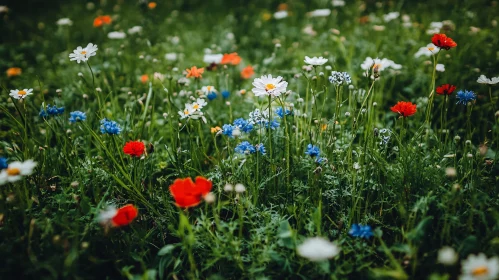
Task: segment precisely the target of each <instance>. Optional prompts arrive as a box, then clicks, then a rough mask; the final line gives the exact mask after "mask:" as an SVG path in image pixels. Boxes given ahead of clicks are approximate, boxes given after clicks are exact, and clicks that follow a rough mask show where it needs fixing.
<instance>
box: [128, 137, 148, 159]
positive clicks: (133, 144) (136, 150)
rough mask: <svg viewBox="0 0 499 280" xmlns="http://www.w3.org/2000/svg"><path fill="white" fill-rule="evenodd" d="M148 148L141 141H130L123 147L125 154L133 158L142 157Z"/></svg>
mask: <svg viewBox="0 0 499 280" xmlns="http://www.w3.org/2000/svg"><path fill="white" fill-rule="evenodd" d="M145 149H146V146H145V145H144V143H142V142H141V141H130V142H127V143H126V144H125V146H123V152H124V153H125V154H127V155H129V156H132V157H134V156H135V157H140V156H142V154H144V151H145Z"/></svg>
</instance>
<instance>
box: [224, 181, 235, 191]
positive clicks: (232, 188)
mask: <svg viewBox="0 0 499 280" xmlns="http://www.w3.org/2000/svg"><path fill="white" fill-rule="evenodd" d="M233 191H234V186H233V185H231V184H229V183H227V184H225V186H224V192H233Z"/></svg>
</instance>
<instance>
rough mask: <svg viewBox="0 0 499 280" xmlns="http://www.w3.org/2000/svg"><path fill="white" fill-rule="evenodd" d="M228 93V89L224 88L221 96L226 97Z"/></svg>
mask: <svg viewBox="0 0 499 280" xmlns="http://www.w3.org/2000/svg"><path fill="white" fill-rule="evenodd" d="M229 95H230V91H228V90H224V91H222V97H223V98H228V97H229Z"/></svg>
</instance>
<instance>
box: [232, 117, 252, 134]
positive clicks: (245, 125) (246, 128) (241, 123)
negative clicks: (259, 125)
mask: <svg viewBox="0 0 499 280" xmlns="http://www.w3.org/2000/svg"><path fill="white" fill-rule="evenodd" d="M234 126H237V127H239V129H240V130H242V131H243V132H246V133H249V132H251V130H253V125H252V124H250V123H249V122H248V121H247V120H245V119H243V118H239V119H236V120H235V121H234Z"/></svg>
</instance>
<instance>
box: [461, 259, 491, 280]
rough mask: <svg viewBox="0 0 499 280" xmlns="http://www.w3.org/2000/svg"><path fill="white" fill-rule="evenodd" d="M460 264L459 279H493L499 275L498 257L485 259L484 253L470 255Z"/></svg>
mask: <svg viewBox="0 0 499 280" xmlns="http://www.w3.org/2000/svg"><path fill="white" fill-rule="evenodd" d="M461 266H462V268H461V272H462V273H461V276H460V277H459V279H460V280H494V279H497V277H498V276H499V258H498V257H493V258H490V259H487V256H485V254H484V253H480V254H478V255H470V256H469V257H468V258H467V259H466V260H464V261H462V262H461Z"/></svg>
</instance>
